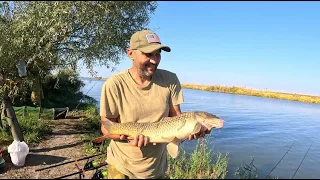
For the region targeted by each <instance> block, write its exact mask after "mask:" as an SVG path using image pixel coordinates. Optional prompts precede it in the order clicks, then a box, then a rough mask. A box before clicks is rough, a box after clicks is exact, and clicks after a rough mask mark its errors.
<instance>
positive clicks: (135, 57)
mask: <svg viewBox="0 0 320 180" xmlns="http://www.w3.org/2000/svg"><path fill="white" fill-rule="evenodd" d="M162 50H163V51H166V52H170V51H171V49H170V48H169V47H168V46H163V45H161V42H160V39H159V37H158V36H157V35H156V34H155V33H154V32H152V31H149V30H142V31H138V32H136V33H134V34H133V35H132V37H131V39H130V47H129V48H128V49H127V55H128V57H129V58H130V59H131V60H132V67H131V68H130V69H127V70H125V71H123V72H120V73H118V74H115V75H113V76H111V77H110V78H108V79H107V80H106V82H105V83H104V84H103V87H102V91H101V99H100V116H101V120H102V121H104V120H105V121H108V120H109V121H113V122H118V123H125V122H138V123H145V122H156V121H159V120H161V119H162V118H163V117H167V116H170V117H172V116H177V115H180V114H181V110H180V104H181V103H183V101H184V99H183V94H182V89H181V85H180V82H179V79H178V77H177V76H176V74H175V73H172V72H169V71H166V70H162V69H157V67H158V65H159V63H160V60H161V51H162ZM101 131H102V133H103V134H104V135H106V136H108V132H107V131H106V129H104V127H103V125H101ZM206 133H210V130H207V131H206ZM201 135H202V136H204V132H201ZM199 136H200V134H196V135H190V136H189V140H192V139H197V138H198V137H199ZM108 138H110V139H112V140H111V142H110V144H109V147H108V149H107V160H106V161H107V162H108V164H109V165H108V178H110V179H111V178H112V179H115V178H144V179H145V178H161V177H163V176H164V174H165V172H166V170H167V166H168V164H167V150H166V144H151V143H149V138H148V137H144V136H143V135H137V136H136V137H134V139H133V140H130V141H129V140H127V139H126V136H124V135H121V136H120V137H118V138H117V137H113V136H108Z"/></svg>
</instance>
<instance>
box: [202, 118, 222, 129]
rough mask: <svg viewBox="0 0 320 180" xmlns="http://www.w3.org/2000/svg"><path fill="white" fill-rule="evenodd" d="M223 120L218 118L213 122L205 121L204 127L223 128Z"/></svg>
mask: <svg viewBox="0 0 320 180" xmlns="http://www.w3.org/2000/svg"><path fill="white" fill-rule="evenodd" d="M224 122H225V121H224V120H223V119H218V120H216V121H215V122H214V123H206V124H205V127H206V128H208V129H212V128H217V129H221V128H223V125H224Z"/></svg>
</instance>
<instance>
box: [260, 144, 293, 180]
mask: <svg viewBox="0 0 320 180" xmlns="http://www.w3.org/2000/svg"><path fill="white" fill-rule="evenodd" d="M294 143H295V142H293V144H292V145H291V147H290V148H289V149H288V151H287V152H286V153H285V154H284V155H283V156H282V158H281V159H280V161H278V163H277V164H276V166H274V167H273V168H272V169H271V171H270V172H269V174H268V175H267V176H266V177H265V179H267V177H269V175H270V174H271V172H272V171H273V170H274V168H276V167H277V166H278V164H279V163H280V162H281V161H282V159H283V158H284V157H285V156H286V155H287V154H288V152H289V151H290V149H291V148H292V147H293V145H294Z"/></svg>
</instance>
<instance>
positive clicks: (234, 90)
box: [181, 84, 320, 104]
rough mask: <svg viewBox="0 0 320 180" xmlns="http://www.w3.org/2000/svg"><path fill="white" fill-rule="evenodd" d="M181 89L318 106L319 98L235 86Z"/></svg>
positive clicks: (187, 87) (201, 86) (204, 86)
mask: <svg viewBox="0 0 320 180" xmlns="http://www.w3.org/2000/svg"><path fill="white" fill-rule="evenodd" d="M181 86H182V88H185V89H196V90H203V91H212V92H221V93H229V94H240V95H248V96H259V97H265V98H274V99H283V100H289V101H300V102H306V103H315V104H320V96H311V95H303V94H293V93H283V92H274V91H268V90H254V89H250V88H244V87H236V86H221V85H211V86H210V85H197V84H182V85H181Z"/></svg>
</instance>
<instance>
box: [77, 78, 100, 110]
mask: <svg viewBox="0 0 320 180" xmlns="http://www.w3.org/2000/svg"><path fill="white" fill-rule="evenodd" d="M100 79H101V77H99V78H98V80H96V83H94V84H93V85H92V87H91V88H90V89H89V90H88V91H87V92H86V94H85V96H86V95H87V94H88V93H89V92H90V91H91V89H92V88H93V87H94V86H95V85H96V84H97V83H98V82H99V80H100ZM80 104H81V102H79V103H78V104H77V106H76V107H75V109H74V110H73V111H72V113H71V114H73V112H74V111H75V110H76V109H77V108H78V106H79V105H80Z"/></svg>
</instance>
